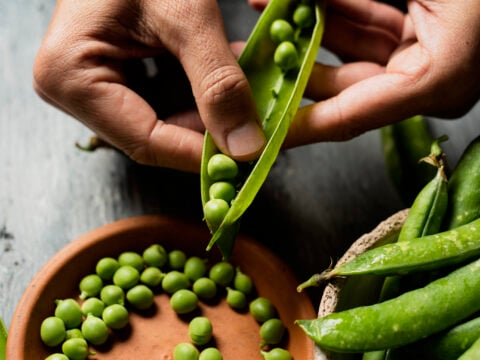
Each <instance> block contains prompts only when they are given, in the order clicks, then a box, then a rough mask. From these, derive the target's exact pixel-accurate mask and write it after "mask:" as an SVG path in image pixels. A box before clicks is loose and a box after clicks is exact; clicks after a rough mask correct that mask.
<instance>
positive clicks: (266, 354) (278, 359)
mask: <svg viewBox="0 0 480 360" xmlns="http://www.w3.org/2000/svg"><path fill="white" fill-rule="evenodd" d="M261 353H262V356H263V358H264V359H265V360H293V357H292V354H290V352H289V351H288V350H285V349H282V348H274V349H272V350H270V351H262V352H261Z"/></svg>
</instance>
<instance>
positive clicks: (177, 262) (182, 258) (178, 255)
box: [168, 250, 187, 270]
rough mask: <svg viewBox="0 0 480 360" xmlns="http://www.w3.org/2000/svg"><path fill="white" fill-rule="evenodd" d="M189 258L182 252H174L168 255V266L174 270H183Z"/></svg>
mask: <svg viewBox="0 0 480 360" xmlns="http://www.w3.org/2000/svg"><path fill="white" fill-rule="evenodd" d="M186 261H187V256H186V255H185V253H184V252H183V251H182V250H172V251H170V252H169V253H168V264H169V265H170V268H171V269H173V270H183V267H184V266H185V262H186Z"/></svg>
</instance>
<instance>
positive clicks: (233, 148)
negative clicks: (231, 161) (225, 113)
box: [227, 122, 267, 161]
mask: <svg viewBox="0 0 480 360" xmlns="http://www.w3.org/2000/svg"><path fill="white" fill-rule="evenodd" d="M266 143H267V140H266V138H265V135H264V133H263V131H262V129H261V128H260V126H258V125H257V124H256V123H254V122H246V123H244V124H243V125H242V126H240V127H238V128H235V129H232V130H231V131H230V132H229V133H228V135H227V148H228V151H229V153H230V155H231V156H232V157H233V158H235V159H237V160H240V161H242V160H243V161H247V160H253V159H256V158H257V157H258V156H259V155H260V153H261V152H262V150H263V148H264V147H265V144H266Z"/></svg>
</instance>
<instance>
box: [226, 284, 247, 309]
mask: <svg viewBox="0 0 480 360" xmlns="http://www.w3.org/2000/svg"><path fill="white" fill-rule="evenodd" d="M227 304H228V305H229V306H230V307H231V308H233V309H237V310H242V309H245V308H246V306H247V297H246V296H245V294H244V293H243V292H241V291H240V290H236V289H232V288H230V287H227Z"/></svg>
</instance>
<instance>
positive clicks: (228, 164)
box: [207, 154, 238, 181]
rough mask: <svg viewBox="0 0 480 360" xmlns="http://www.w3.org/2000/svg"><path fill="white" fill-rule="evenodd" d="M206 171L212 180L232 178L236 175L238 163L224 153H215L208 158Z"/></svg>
mask: <svg viewBox="0 0 480 360" xmlns="http://www.w3.org/2000/svg"><path fill="white" fill-rule="evenodd" d="M207 173H208V176H210V178H211V179H212V180H214V181H221V180H232V179H234V178H235V177H236V176H237V175H238V165H237V163H236V162H235V160H233V159H232V158H230V157H228V156H227V155H225V154H215V155H213V156H212V157H211V158H210V159H209V160H208V164H207Z"/></svg>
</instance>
